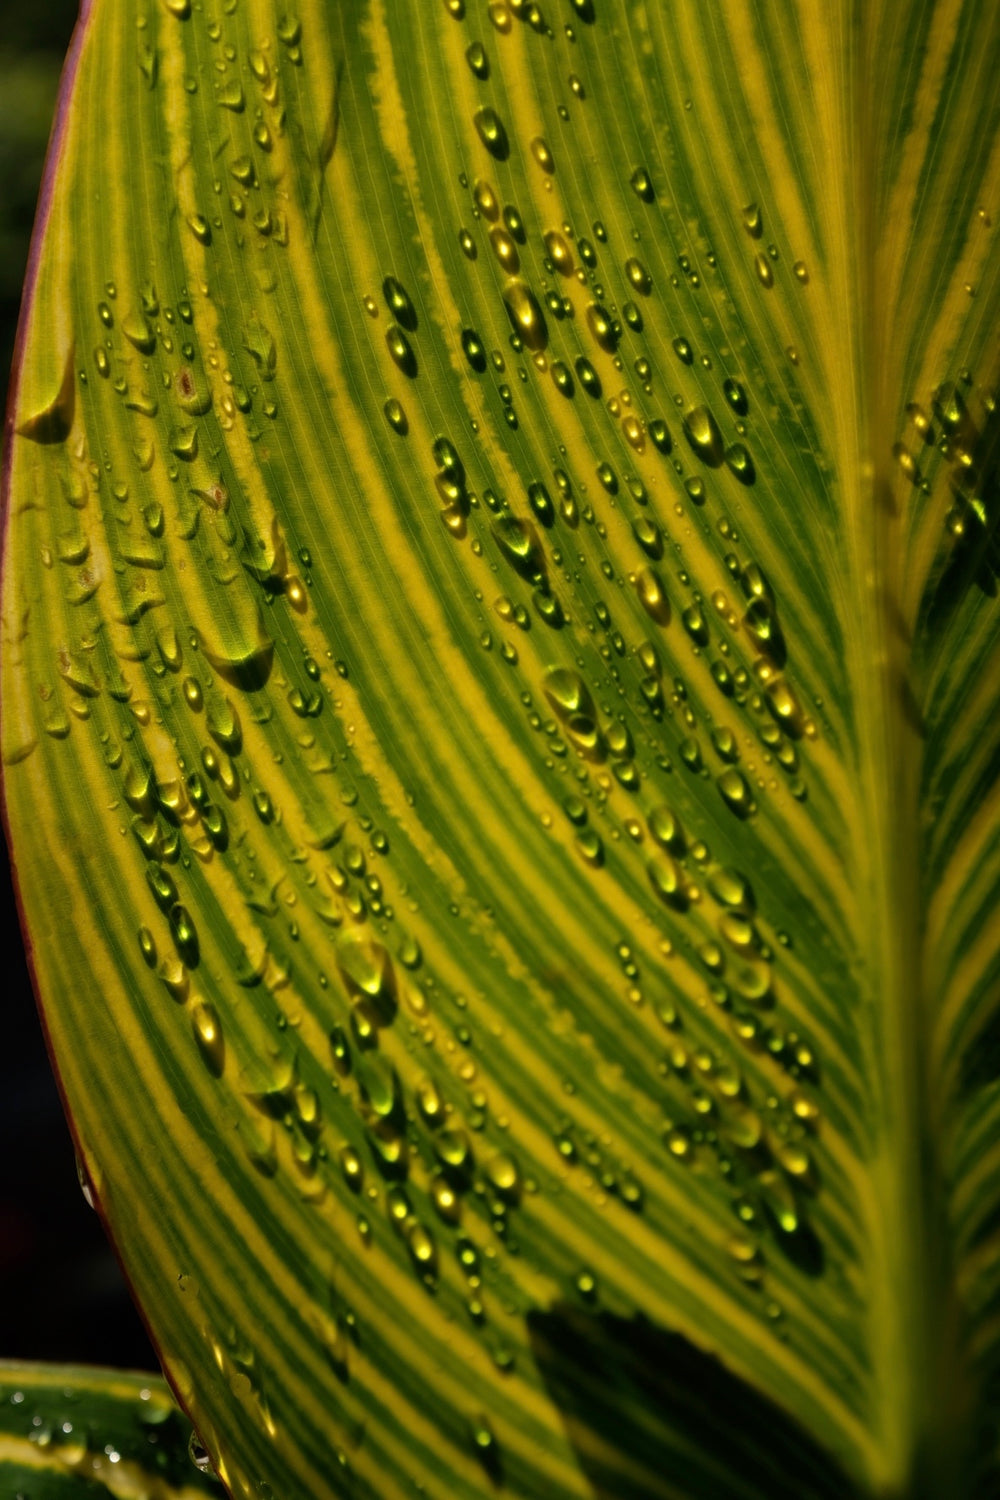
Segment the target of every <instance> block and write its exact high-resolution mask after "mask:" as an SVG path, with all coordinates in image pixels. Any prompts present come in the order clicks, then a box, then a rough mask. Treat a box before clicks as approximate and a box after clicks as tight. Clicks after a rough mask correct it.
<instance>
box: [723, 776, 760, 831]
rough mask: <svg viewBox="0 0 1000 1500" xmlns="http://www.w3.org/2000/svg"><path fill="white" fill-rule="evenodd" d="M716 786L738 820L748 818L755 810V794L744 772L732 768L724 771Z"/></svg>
mask: <svg viewBox="0 0 1000 1500" xmlns="http://www.w3.org/2000/svg"><path fill="white" fill-rule="evenodd" d="M715 784H716V786H717V787H718V788H719V791H720V793H721V794H722V800H723V801H724V802H725V804H726V806H727V807H728V808H729V810H730V811H731V812H734V813H735V814H736V816H737V817H738V818H748V817H749V816H750V815H751V813H752V812H753V811H754V810H755V806H756V804H755V803H754V800H753V793H752V792H751V790H750V785H749V783H748V781H747V779H746V777H745V776H744V775H743V773H742V771H737V770H736V769H735V768H734V767H730V768H729V769H728V770H727V771H723V772H722V775H721V776H718V777H716V782H715Z"/></svg>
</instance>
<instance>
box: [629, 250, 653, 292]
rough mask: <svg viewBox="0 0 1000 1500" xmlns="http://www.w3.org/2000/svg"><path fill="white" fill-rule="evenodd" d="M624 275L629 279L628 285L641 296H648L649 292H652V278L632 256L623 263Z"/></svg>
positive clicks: (639, 261) (640, 262)
mask: <svg viewBox="0 0 1000 1500" xmlns="http://www.w3.org/2000/svg"><path fill="white" fill-rule="evenodd" d="M625 275H626V276H627V277H628V279H629V284H630V285H631V286H633V287H634V288H635V290H636V291H637V292H639V294H640V295H641V296H643V297H648V296H649V294H650V292H651V291H652V290H653V278H652V277H651V276H650V274H649V272H648V271H647V270H646V267H645V266H644V265H643V263H642V261H641V260H637V259H636V257H635V256H634V255H633V256H630V257H629V259H628V260H627V261H626V262H625Z"/></svg>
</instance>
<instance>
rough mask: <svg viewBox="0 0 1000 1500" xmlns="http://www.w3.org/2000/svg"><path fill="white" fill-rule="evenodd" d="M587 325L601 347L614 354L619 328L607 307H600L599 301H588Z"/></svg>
mask: <svg viewBox="0 0 1000 1500" xmlns="http://www.w3.org/2000/svg"><path fill="white" fill-rule="evenodd" d="M587 326H588V328H589V329H590V331H591V333H592V334H593V336H594V338H595V339H596V340H597V342H598V344H599V345H600V346H601V348H602V349H603V350H605V352H606V353H608V354H614V352H615V350H616V349H617V347H618V337H619V329H618V327H617V325H616V323H615V321H614V319H613V318H612V316H611V314H610V313H609V312H608V310H607V308H605V307H602V306H601V304H600V303H599V302H591V303H589V304H588V306H587Z"/></svg>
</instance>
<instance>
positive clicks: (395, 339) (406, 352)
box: [385, 323, 417, 380]
mask: <svg viewBox="0 0 1000 1500" xmlns="http://www.w3.org/2000/svg"><path fill="white" fill-rule="evenodd" d="M385 343H386V348H387V349H388V350H389V353H390V354H391V355H392V358H393V361H394V363H395V364H396V365H397V366H398V368H399V369H400V370H402V372H403V374H404V375H406V376H407V377H408V378H409V379H410V380H413V379H414V378H415V377H416V373H417V358H416V355H415V354H414V352H413V348H412V346H411V344H410V341H409V339H408V338H407V337H406V334H405V333H404V332H403V330H402V329H401V328H399V327H397V326H396V324H395V323H390V325H389V327H388V328H387V329H386V331H385Z"/></svg>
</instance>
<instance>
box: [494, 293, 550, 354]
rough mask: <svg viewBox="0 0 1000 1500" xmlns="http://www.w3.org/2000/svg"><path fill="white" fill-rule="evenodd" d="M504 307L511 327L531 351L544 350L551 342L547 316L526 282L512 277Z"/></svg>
mask: <svg viewBox="0 0 1000 1500" xmlns="http://www.w3.org/2000/svg"><path fill="white" fill-rule="evenodd" d="M503 300H504V306H505V307H506V309H507V316H508V317H509V319H510V322H511V326H512V328H513V329H514V332H515V333H516V334H517V335H518V337H519V338H521V339H523V340H524V343H525V344H526V346H527V347H528V348H529V349H532V350H536V351H537V350H540V349H544V348H545V347H546V345H547V344H548V341H549V331H548V328H547V326H546V323H545V314H544V313H543V312H542V309H541V308H540V307H539V305H538V300H537V298H536V297H535V294H534V292H533V291H532V290H531V288H530V286H529V285H528V283H527V282H526V281H523V280H522V279H521V278H520V277H517V276H515V277H512V278H511V280H510V281H508V282H507V285H506V286H505V287H504V292H503Z"/></svg>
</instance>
